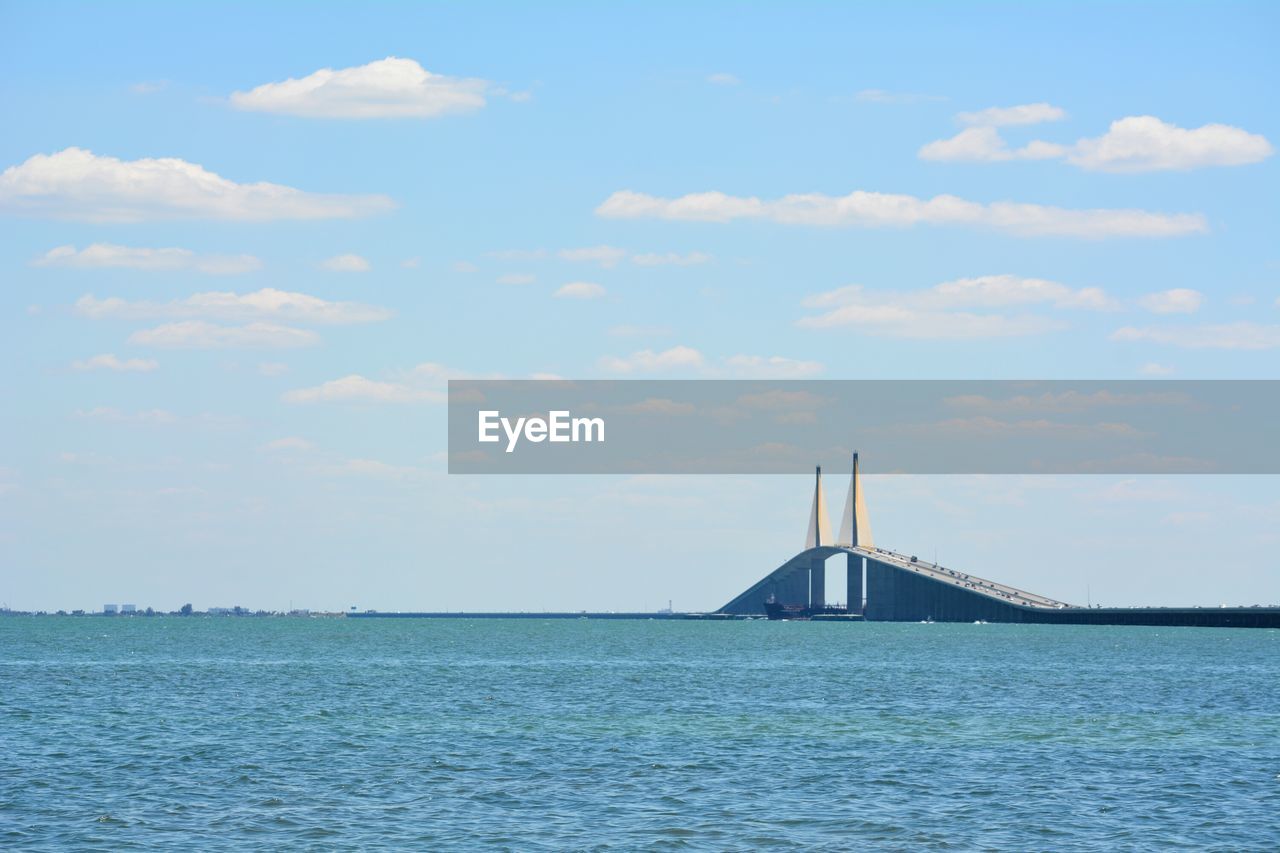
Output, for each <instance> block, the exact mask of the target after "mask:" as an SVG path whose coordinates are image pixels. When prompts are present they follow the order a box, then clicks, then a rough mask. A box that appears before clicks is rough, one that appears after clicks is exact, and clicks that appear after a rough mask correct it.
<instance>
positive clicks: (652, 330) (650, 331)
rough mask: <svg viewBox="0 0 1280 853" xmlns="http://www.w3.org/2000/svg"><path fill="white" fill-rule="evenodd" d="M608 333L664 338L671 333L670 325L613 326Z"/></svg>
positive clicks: (617, 336) (622, 335)
mask: <svg viewBox="0 0 1280 853" xmlns="http://www.w3.org/2000/svg"><path fill="white" fill-rule="evenodd" d="M609 334H610V335H613V336H614V337H615V338H665V337H668V336H669V335H671V334H672V329H671V327H670V326H613V327H612V328H610V329H609Z"/></svg>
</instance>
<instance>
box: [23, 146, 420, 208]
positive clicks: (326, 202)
mask: <svg viewBox="0 0 1280 853" xmlns="http://www.w3.org/2000/svg"><path fill="white" fill-rule="evenodd" d="M393 207H395V203H394V202H392V201H391V199H390V198H388V197H387V196H384V195H320V194H317V193H308V192H303V191H302V190H296V189H293V188H292V187H286V186H282V185H281V184H270V183H265V182H260V183H253V184H238V183H236V182H235V181H230V180H228V179H226V178H224V177H222V176H221V175H217V174H214V173H213V172H210V171H208V170H206V169H205V168H203V167H202V166H199V165H196V164H195V163H188V162H187V161H185V160H179V159H177V158H174V157H164V158H158V159H153V158H145V159H141V160H119V159H117V158H115V157H100V156H98V155H96V154H94V153H93V152H92V151H86V150H84V149H82V148H67V149H64V150H62V151H59V152H57V153H55V154H36V155H35V156H33V157H31V158H29V159H28V160H27V161H26V162H24V163H22V164H20V165H17V166H10V167H9V168H7V169H5V170H4V172H2V173H0V212H3V213H12V214H24V215H31V216H48V217H52V218H54V219H72V220H79V221H85V222H142V221H144V220H150V219H222V220H237V221H247V222H264V221H267V220H273V219H335V218H337V219H348V218H351V217H357V216H368V215H370V214H374V213H382V212H384V211H387V210H390V209H391V208H393Z"/></svg>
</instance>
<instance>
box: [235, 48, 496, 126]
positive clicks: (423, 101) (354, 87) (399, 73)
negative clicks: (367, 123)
mask: <svg viewBox="0 0 1280 853" xmlns="http://www.w3.org/2000/svg"><path fill="white" fill-rule="evenodd" d="M488 88H489V83H488V82H487V81H485V80H479V79H463V78H457V77H447V76H445V75H443V74H433V73H431V72H430V71H427V70H426V69H425V68H423V67H422V66H421V65H420V64H419V63H418V62H417V61H416V60H413V59H402V58H400V57H395V56H388V57H387V58H386V59H379V60H377V61H375V62H370V63H368V64H366V65H357V66H353V67H351V68H339V69H336V70H335V69H333V68H321V69H320V70H318V71H314V72H312V73H311V74H308V75H307V76H305V77H301V78H292V77H291V78H289V79H287V80H281V81H279V82H275V83H264V84H262V85H261V86H257V87H255V88H253V89H250V90H249V91H247V92H233V93H232V94H231V98H230V100H231V105H232V106H234V107H235V108H236V109H239V110H247V111H252V112H265V113H277V114H280V115H291V116H300V117H303V118H329V119H381V118H437V117H439V116H443V115H449V114H453V113H464V112H473V111H475V110H478V109H481V108H482V107H484V106H485V92H486V90H488Z"/></svg>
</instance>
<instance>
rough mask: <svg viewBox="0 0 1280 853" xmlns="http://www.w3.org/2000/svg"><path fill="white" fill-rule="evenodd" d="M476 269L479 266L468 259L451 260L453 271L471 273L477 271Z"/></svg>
mask: <svg viewBox="0 0 1280 853" xmlns="http://www.w3.org/2000/svg"><path fill="white" fill-rule="evenodd" d="M478 269H480V268H479V267H478V266H476V265H475V264H473V263H471V262H470V261H454V262H453V271H454V272H462V273H472V272H475V271H477V270H478Z"/></svg>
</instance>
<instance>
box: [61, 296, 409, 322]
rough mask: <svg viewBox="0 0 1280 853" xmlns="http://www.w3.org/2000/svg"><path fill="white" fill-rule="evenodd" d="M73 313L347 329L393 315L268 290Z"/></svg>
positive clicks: (104, 304)
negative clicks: (244, 321) (333, 326)
mask: <svg viewBox="0 0 1280 853" xmlns="http://www.w3.org/2000/svg"><path fill="white" fill-rule="evenodd" d="M75 310H76V313H78V314H81V315H83V316H86V317H93V318H95V319H127V320H150V319H164V318H202V319H211V320H281V321H287V322H292V323H316V324H323V325H350V324H355V323H376V322H378V321H381V320H386V319H387V318H389V317H390V316H391V312H390V311H388V310H387V309H386V308H380V307H378V306H376V305H363V304H361V303H359V302H329V301H328V300H325V299H321V298H320V297H318V296H310V295H308V294H306V293H291V292H289V291H287V290H276V289H274V288H271V287H266V288H263V289H262V290H257V291H254V292H253V293H245V294H239V293H233V292H230V291H210V292H208V293H196V294H193V295H191V296H188V297H187V298H186V299H175V300H172V301H170V302H129V301H127V300H124V299H120V298H119V297H114V296H113V297H109V298H107V299H97V298H96V297H94V296H93V295H92V294H87V295H85V296H81V297H80V298H79V299H77V300H76V303H75Z"/></svg>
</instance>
